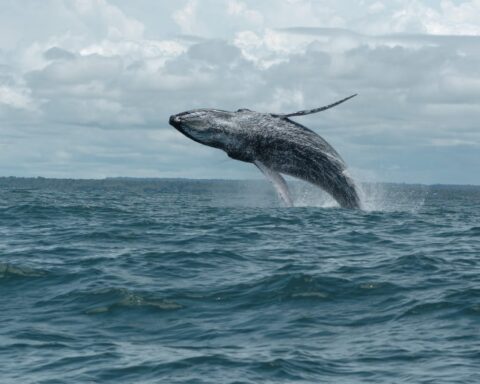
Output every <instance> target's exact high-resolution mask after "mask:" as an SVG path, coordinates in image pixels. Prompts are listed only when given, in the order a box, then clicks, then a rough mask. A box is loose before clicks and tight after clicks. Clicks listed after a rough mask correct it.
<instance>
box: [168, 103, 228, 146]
mask: <svg viewBox="0 0 480 384" xmlns="http://www.w3.org/2000/svg"><path fill="white" fill-rule="evenodd" d="M233 118H234V113H233V112H228V111H222V110H219V109H193V110H191V111H186V112H182V113H179V114H177V115H172V116H170V120H169V123H170V125H172V126H174V127H175V128H176V129H177V130H179V131H180V132H181V133H183V134H184V135H185V136H187V137H189V138H190V139H192V140H194V141H197V142H199V143H201V144H204V145H208V146H210V147H215V148H221V149H225V147H226V146H227V144H228V142H229V141H230V140H231V133H232V130H233V129H234V126H235V125H234V124H233Z"/></svg>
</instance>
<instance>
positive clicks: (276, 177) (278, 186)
mask: <svg viewBox="0 0 480 384" xmlns="http://www.w3.org/2000/svg"><path fill="white" fill-rule="evenodd" d="M253 163H254V164H255V165H256V166H257V167H258V169H260V171H262V173H263V174H264V175H265V177H266V178H267V179H268V180H269V181H270V182H271V183H272V184H273V186H274V187H275V190H276V191H277V193H278V196H279V197H280V199H282V201H283V202H284V203H285V205H286V206H287V207H293V200H292V198H291V196H290V192H289V191H288V186H287V183H286V181H285V179H284V178H283V177H282V175H281V174H280V173H278V172H276V171H274V170H273V169H270V168H268V167H267V166H266V165H265V164H263V163H262V162H261V161H258V160H255V161H254V162H253Z"/></svg>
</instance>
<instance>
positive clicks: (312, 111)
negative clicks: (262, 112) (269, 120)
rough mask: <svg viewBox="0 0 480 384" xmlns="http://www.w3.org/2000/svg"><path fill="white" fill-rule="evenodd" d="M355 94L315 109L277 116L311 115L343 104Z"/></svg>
mask: <svg viewBox="0 0 480 384" xmlns="http://www.w3.org/2000/svg"><path fill="white" fill-rule="evenodd" d="M355 96H357V94H356V93H355V94H354V95H351V96H348V97H346V98H345V99H342V100H339V101H336V102H335V103H332V104H329V105H325V106H324V107H320V108H314V109H306V110H304V111H298V112H293V113H287V114H280V115H277V116H280V117H291V116H303V115H310V114H311V113H317V112H322V111H325V110H327V109H330V108H333V107H335V106H337V105H338V104H342V103H344V102H345V101H347V100H349V99H351V98H352V97H355Z"/></svg>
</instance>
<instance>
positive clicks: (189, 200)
mask: <svg viewBox="0 0 480 384" xmlns="http://www.w3.org/2000/svg"><path fill="white" fill-rule="evenodd" d="M294 196H295V197H294V200H295V204H296V207H294V208H285V207H282V206H281V204H280V203H279V201H278V199H277V196H276V195H275V191H274V190H273V188H272V186H271V185H269V184H268V183H267V182H264V181H260V180H259V181H233V180H232V181H225V180H175V179H105V180H59V179H43V178H35V179H20V178H0V383H1V384H10V383H22V384H29V383H42V384H47V383H48V384H60V383H342V384H345V383H435V384H437V383H448V384H452V383H462V384H465V383H479V382H480V187H478V186H441V185H438V186H423V185H406V184H365V185H364V186H363V199H364V202H365V204H364V205H365V210H363V211H355V210H346V209H341V208H338V207H335V204H333V202H332V201H331V200H329V199H328V198H326V197H325V196H324V195H323V194H322V193H321V192H320V191H319V190H318V189H315V188H313V187H309V186H307V185H304V184H301V183H296V184H294Z"/></svg>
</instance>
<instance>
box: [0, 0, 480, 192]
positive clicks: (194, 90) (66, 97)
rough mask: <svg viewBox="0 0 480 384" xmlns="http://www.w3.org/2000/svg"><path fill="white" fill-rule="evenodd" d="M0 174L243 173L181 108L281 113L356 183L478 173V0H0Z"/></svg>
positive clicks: (470, 177) (477, 177)
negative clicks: (191, 129)
mask: <svg viewBox="0 0 480 384" xmlns="http://www.w3.org/2000/svg"><path fill="white" fill-rule="evenodd" d="M0 6H1V9H2V12H1V13H0V175H1V176H9V175H16V176H46V177H95V178H97V177H108V176H135V177H145V176H147V177H154V176H158V177H208V178H256V177H259V176H260V175H259V174H258V171H257V170H256V169H255V167H253V166H251V165H248V164H243V163H240V162H236V161H233V160H230V159H228V158H227V157H226V155H225V154H224V153H223V152H221V151H218V150H216V149H213V148H208V147H204V146H201V145H199V144H197V143H195V142H192V141H190V140H189V139H187V138H186V137H184V136H182V135H181V134H179V133H178V132H176V131H175V130H174V129H173V128H172V127H170V126H169V125H168V117H169V115H171V114H173V113H177V112H181V111H183V110H187V109H192V108H196V107H215V108H220V109H227V110H228V109H230V110H231V109H238V108H241V107H246V108H250V109H254V110H259V111H265V112H267V111H268V112H293V111H295V110H299V109H304V108H313V107H317V106H321V105H324V104H328V103H330V102H333V101H335V100H337V99H340V98H343V97H346V96H348V95H350V94H352V93H358V94H359V96H358V97H356V98H354V99H352V100H351V101H349V102H347V103H345V104H343V105H341V106H339V107H337V108H334V109H332V110H329V111H326V112H323V113H321V114H316V115H312V116H309V117H301V118H297V121H298V122H300V123H302V124H305V125H307V126H308V127H310V128H312V129H314V130H315V131H316V132H317V133H319V134H320V135H322V136H323V137H324V138H325V139H326V140H327V141H329V142H330V143H331V144H332V145H333V146H334V147H336V148H337V149H338V151H339V152H340V153H341V155H342V156H343V157H344V158H345V160H346V161H347V163H348V164H349V165H350V168H351V170H352V173H353V174H354V175H355V176H356V177H357V178H359V179H361V180H370V181H397V182H421V183H471V184H480V174H479V172H478V168H479V167H480V127H479V121H480V108H479V105H480V0H473V1H415V0H413V1H408V2H406V1H391V2H388V5H387V3H386V2H379V1H369V0H348V1H346V0H345V1H343V0H342V1H333V0H324V1H321V0H318V1H313V0H310V1H309V0H285V1H261V2H258V1H248V0H244V1H240V0H225V1H220V0H184V1H175V2H173V1H154V0H138V1H135V2H132V1H127V0H110V1H107V0H76V1H74V0H71V1H70V0H64V1H62V0H46V1H42V2H39V1H36V0H23V1H13V0H12V1H10V0H0Z"/></svg>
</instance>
